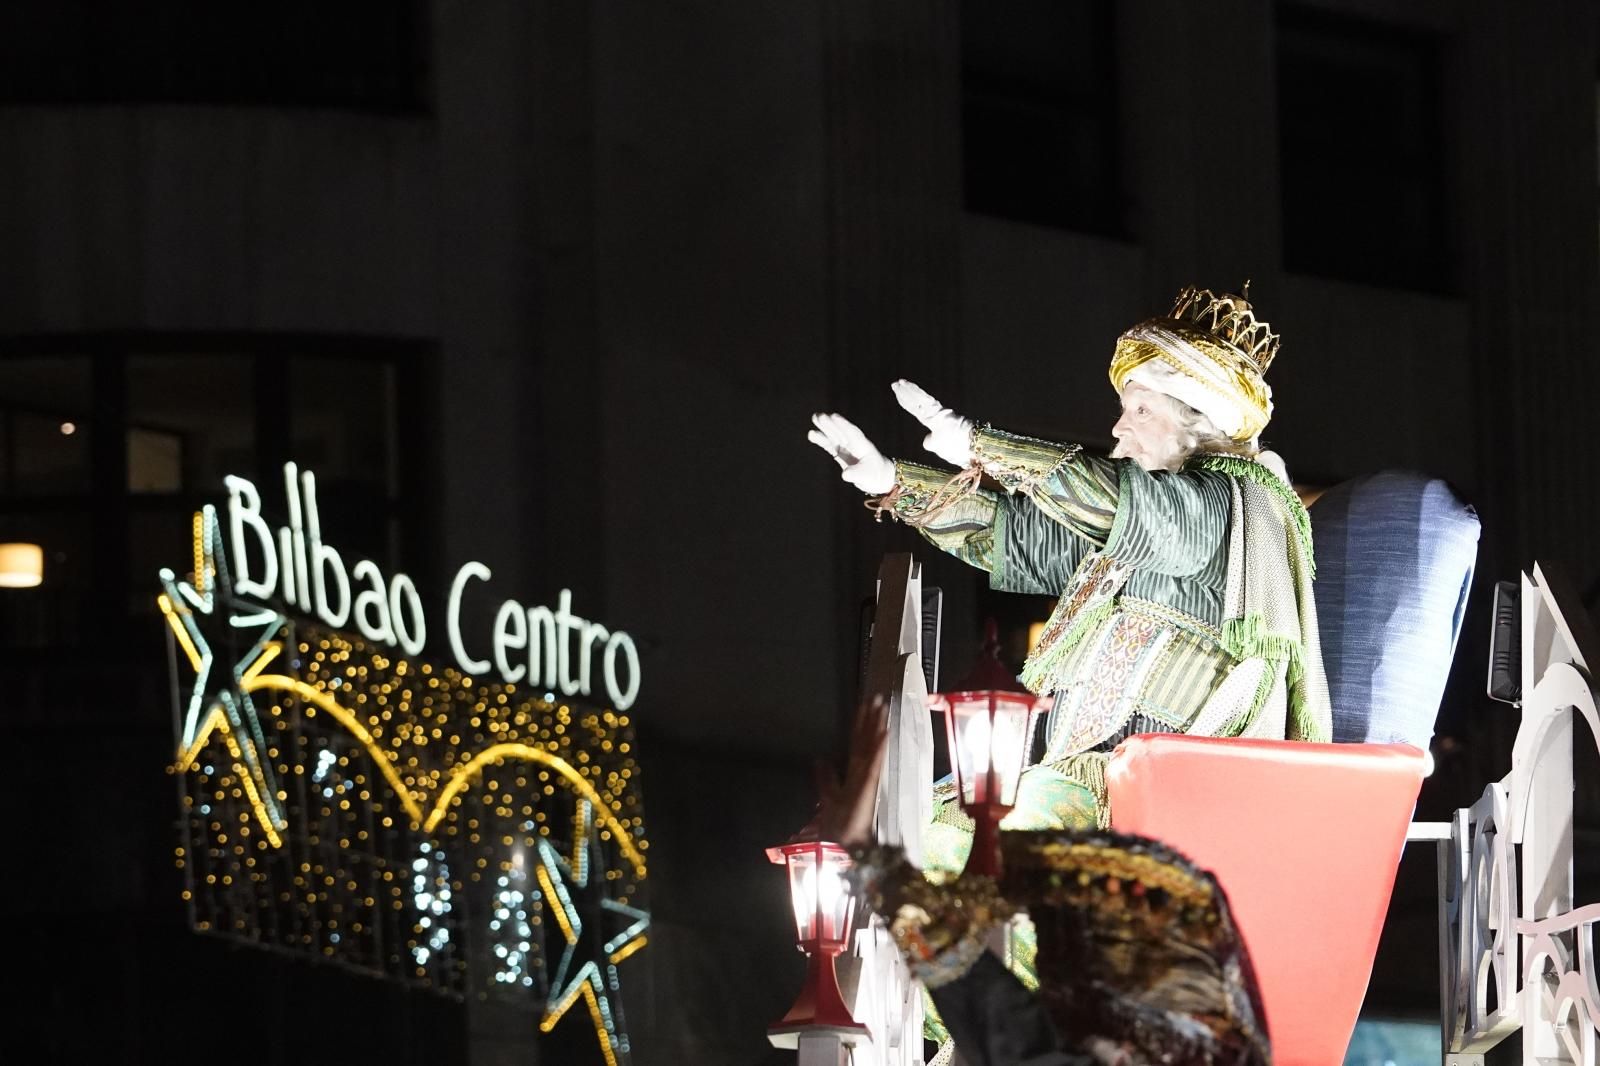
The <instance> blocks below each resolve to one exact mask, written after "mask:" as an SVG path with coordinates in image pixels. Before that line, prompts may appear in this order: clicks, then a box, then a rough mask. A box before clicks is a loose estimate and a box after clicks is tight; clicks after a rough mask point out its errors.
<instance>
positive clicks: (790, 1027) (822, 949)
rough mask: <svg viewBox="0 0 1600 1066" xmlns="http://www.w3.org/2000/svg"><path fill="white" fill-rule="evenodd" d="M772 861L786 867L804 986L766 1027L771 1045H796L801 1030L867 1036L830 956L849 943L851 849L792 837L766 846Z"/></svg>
mask: <svg viewBox="0 0 1600 1066" xmlns="http://www.w3.org/2000/svg"><path fill="white" fill-rule="evenodd" d="M766 856H768V858H770V860H771V861H773V863H784V864H786V866H787V868H789V898H790V903H792V904H794V909H795V943H797V946H798V948H800V951H803V952H805V954H806V975H805V986H803V988H802V989H800V997H798V999H795V1005H794V1007H790V1008H789V1013H787V1015H784V1016H782V1020H779V1021H778V1024H774V1026H771V1028H770V1029H768V1031H766V1036H768V1039H770V1040H771V1042H773V1045H774V1047H795V1045H797V1044H798V1039H800V1034H802V1032H834V1034H837V1036H840V1037H843V1039H845V1042H854V1040H858V1039H861V1037H866V1036H867V1028H866V1026H864V1024H861V1023H858V1021H856V1020H854V1018H853V1016H851V1015H850V1008H848V1007H846V1005H845V999H843V996H840V992H838V976H837V975H835V973H834V957H835V956H838V954H840V952H843V951H845V948H846V946H848V944H850V927H851V920H853V919H854V912H856V893H854V890H853V888H851V885H850V879H848V877H846V876H845V871H846V869H850V855H848V853H845V848H842V847H840V845H837V844H829V842H827V840H818V839H814V837H813V839H810V840H792V842H789V844H782V845H778V847H774V848H766Z"/></svg>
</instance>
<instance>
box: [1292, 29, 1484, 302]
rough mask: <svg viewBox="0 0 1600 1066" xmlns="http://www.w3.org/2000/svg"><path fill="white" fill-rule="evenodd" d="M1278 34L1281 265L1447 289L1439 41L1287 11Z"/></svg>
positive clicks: (1448, 232)
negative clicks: (1281, 194)
mask: <svg viewBox="0 0 1600 1066" xmlns="http://www.w3.org/2000/svg"><path fill="white" fill-rule="evenodd" d="M1277 28H1278V140H1279V145H1280V150H1281V152H1282V167H1281V175H1282V186H1283V253H1284V265H1285V266H1286V267H1287V268H1288V269H1289V270H1291V271H1296V272H1299V273H1306V274H1315V275H1320V276H1323V277H1330V278H1341V279H1344V280H1348V281H1360V282H1367V283H1370V284H1374V285H1385V286H1390V287H1394V288H1404V289H1415V290H1421V291H1427V292H1451V291H1453V290H1454V289H1455V288H1456V278H1455V276H1454V271H1453V268H1452V265H1451V264H1452V263H1453V261H1454V257H1453V256H1452V254H1451V252H1452V235H1453V228H1452V214H1453V212H1452V205H1451V195H1450V189H1449V188H1448V184H1447V182H1446V180H1445V174H1446V172H1447V168H1446V166H1445V162H1446V160H1445V154H1446V151H1447V147H1448V146H1447V143H1446V137H1445V132H1444V122H1443V115H1442V103H1441V78H1442V66H1443V56H1442V53H1443V42H1442V41H1441V40H1440V39H1439V38H1438V37H1437V36H1435V35H1432V34H1428V33H1421V32H1415V31H1411V30H1407V29H1403V28H1399V27H1394V26H1387V25H1383V24H1379V23H1372V22H1365V21H1362V20H1358V19H1351V18H1346V17H1342V16H1336V15H1330V14H1327V13H1325V12H1320V11H1310V10H1305V9H1302V8H1299V7H1295V6H1293V5H1283V6H1281V7H1280V8H1279V11H1278V27H1277Z"/></svg>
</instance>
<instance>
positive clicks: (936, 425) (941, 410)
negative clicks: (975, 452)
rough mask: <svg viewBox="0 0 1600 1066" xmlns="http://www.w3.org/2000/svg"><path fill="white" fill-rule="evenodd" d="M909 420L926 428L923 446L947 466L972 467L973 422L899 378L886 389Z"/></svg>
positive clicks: (914, 384)
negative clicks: (926, 432)
mask: <svg viewBox="0 0 1600 1066" xmlns="http://www.w3.org/2000/svg"><path fill="white" fill-rule="evenodd" d="M889 387H890V389H892V390H893V391H894V398H895V399H896V400H898V401H899V402H900V406H901V407H904V408H905V409H906V411H908V412H909V413H910V415H911V417H912V418H915V419H916V420H917V421H918V422H921V423H922V424H923V425H924V426H927V427H928V435H927V436H926V437H924V438H923V439H922V446H923V447H924V448H926V449H927V450H928V451H930V452H932V453H933V454H934V455H937V456H938V457H939V458H941V459H943V460H944V461H945V462H947V463H952V464H954V465H956V466H959V467H962V468H965V467H967V466H970V465H971V463H972V419H970V418H962V417H961V416H960V415H958V414H956V413H955V412H954V411H952V410H950V408H948V407H945V406H944V405H943V404H941V403H940V402H939V401H938V400H935V399H934V398H933V397H932V396H929V395H928V392H927V390H926V389H924V388H923V387H922V386H921V385H918V384H916V383H915V382H911V381H907V380H906V379H905V378H901V379H900V380H899V381H896V382H895V383H894V384H893V385H891V386H889Z"/></svg>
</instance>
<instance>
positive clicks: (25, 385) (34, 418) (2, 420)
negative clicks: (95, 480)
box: [0, 356, 93, 496]
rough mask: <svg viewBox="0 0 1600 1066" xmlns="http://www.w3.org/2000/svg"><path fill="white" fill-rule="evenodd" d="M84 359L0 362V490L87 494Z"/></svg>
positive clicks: (86, 373)
mask: <svg viewBox="0 0 1600 1066" xmlns="http://www.w3.org/2000/svg"><path fill="white" fill-rule="evenodd" d="M90 381H91V379H90V366H89V360H88V359H86V358H78V357H72V356H67V357H42V356H41V357H29V356H21V357H11V358H7V359H5V360H3V361H0V491H4V492H5V493H7V494H10V495H16V496H30V495H42V496H61V495H71V494H75V493H82V492H87V491H88V490H89V480H90V471H89V461H90V460H89V439H90V432H91V430H92V429H93V427H92V426H91V425H90V418H89V408H90V392H91V387H90Z"/></svg>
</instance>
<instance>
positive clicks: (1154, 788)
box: [1106, 734, 1427, 1066]
mask: <svg viewBox="0 0 1600 1066" xmlns="http://www.w3.org/2000/svg"><path fill="white" fill-rule="evenodd" d="M1426 760H1427V757H1426V755H1425V754H1424V753H1423V752H1422V751H1420V750H1419V749H1417V748H1414V747H1411V746H1410V745H1407V744H1299V743H1293V742H1290V741H1282V740H1277V741H1274V740H1217V739H1213V738H1208V737H1188V736H1179V735H1166V734H1157V735H1149V736H1136V737H1130V738H1128V739H1127V740H1126V741H1124V742H1123V743H1122V744H1121V745H1120V746H1119V747H1118V748H1117V750H1116V753H1115V754H1114V755H1113V756H1112V757H1111V762H1110V765H1109V766H1108V768H1107V770H1106V785H1107V789H1108V794H1109V797H1110V802H1111V820H1112V825H1113V827H1114V828H1116V829H1117V830H1119V831H1121V832H1127V833H1138V834H1140V835H1143V836H1149V837H1155V838H1157V839H1160V840H1163V841H1165V842H1167V843H1168V844H1171V845H1172V846H1173V847H1175V848H1177V849H1178V850H1179V851H1182V852H1183V853H1185V854H1186V855H1188V856H1189V857H1190V858H1191V859H1193V860H1194V861H1195V862H1196V863H1197V864H1199V865H1200V866H1202V867H1205V868H1207V869H1209V870H1211V871H1212V872H1213V873H1215V874H1216V875H1217V878H1218V880H1219V881H1221V882H1222V887H1223V889H1224V890H1225V891H1226V892H1227V894H1228V901H1229V903H1230V904H1231V905H1232V908H1233V913H1234V917H1235V920H1236V921H1237V922H1238V925H1239V930H1240V933H1241V935H1243V937H1244V940H1245V944H1246V946H1247V947H1248V948H1249V949H1250V958H1251V961H1252V962H1253V963H1254V965H1255V970H1256V976H1257V979H1258V980H1259V982H1260V986H1261V998H1262V1004H1263V1006H1264V1007H1265V1009H1266V1013H1267V1026H1268V1028H1269V1029H1270V1031H1271V1034H1272V1051H1273V1061H1274V1062H1275V1063H1277V1064H1278V1066H1299V1064H1307V1066H1332V1064H1337V1063H1340V1062H1342V1061H1343V1060H1344V1054H1345V1049H1346V1047H1347V1046H1348V1045H1349V1043H1350V1035H1351V1033H1352V1032H1353V1031H1354V1029H1355V1024H1356V1016H1357V1014H1359V1013H1360V1010H1361V1001H1362V998H1363V997H1364V996H1365V994H1366V990H1367V980H1368V978H1369V977H1370V976H1371V973H1372V960H1373V956H1374V954H1375V953H1376V951H1377V947H1378V934H1379V932H1380V931H1381V930H1382V928H1383V920H1384V914H1385V912H1386V911H1387V910H1388V906H1389V894H1390V892H1391V891H1392V890H1393V888H1394V878H1395V872H1396V869H1397V868H1398V866H1399V864H1400V850H1401V848H1402V847H1404V846H1405V839H1406V827H1407V826H1408V825H1409V823H1410V821H1411V813H1412V810H1413V808H1414V807H1415V805H1416V799H1417V792H1418V791H1419V790H1420V788H1421V786H1422V778H1423V774H1424V772H1425V764H1426Z"/></svg>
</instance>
